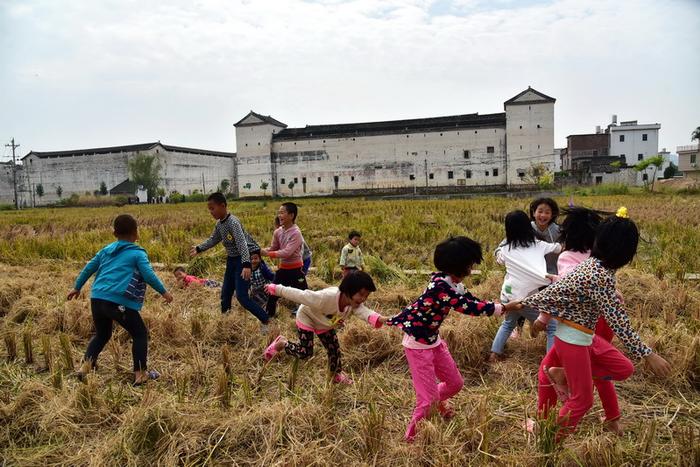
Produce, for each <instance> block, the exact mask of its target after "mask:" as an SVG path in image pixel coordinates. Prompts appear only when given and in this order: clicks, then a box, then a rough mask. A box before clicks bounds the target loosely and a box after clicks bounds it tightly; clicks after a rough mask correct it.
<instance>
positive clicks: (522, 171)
mask: <svg viewBox="0 0 700 467" xmlns="http://www.w3.org/2000/svg"><path fill="white" fill-rule="evenodd" d="M524 176H525V169H518V177H520V178H522V177H524Z"/></svg>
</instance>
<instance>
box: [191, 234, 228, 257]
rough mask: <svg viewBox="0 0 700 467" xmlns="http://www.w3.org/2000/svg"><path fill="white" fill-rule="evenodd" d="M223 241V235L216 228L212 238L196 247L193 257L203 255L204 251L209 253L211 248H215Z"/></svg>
mask: <svg viewBox="0 0 700 467" xmlns="http://www.w3.org/2000/svg"><path fill="white" fill-rule="evenodd" d="M220 241H221V235H220V234H219V230H218V229H217V228H216V227H214V231H213V232H212V234H211V236H210V237H209V238H207V239H206V240H204V241H203V242H202V243H200V244H199V245H197V246H196V247H194V254H192V252H190V254H192V256H194V255H196V254H197V253H201V252H203V251H207V250H208V249H209V248H211V247H213V246H214V245H216V244H217V243H219V242H220Z"/></svg>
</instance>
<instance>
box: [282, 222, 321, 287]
mask: <svg viewBox="0 0 700 467" xmlns="http://www.w3.org/2000/svg"><path fill="white" fill-rule="evenodd" d="M280 225H281V224H280V218H279V217H277V216H275V229H277V228H279V226H280ZM311 254H312V251H311V248H309V245H308V244H307V243H306V240H304V236H303V235H302V237H301V261H302V265H301V272H303V273H304V275H305V276H306V275H307V274H308V273H309V268H310V267H311Z"/></svg>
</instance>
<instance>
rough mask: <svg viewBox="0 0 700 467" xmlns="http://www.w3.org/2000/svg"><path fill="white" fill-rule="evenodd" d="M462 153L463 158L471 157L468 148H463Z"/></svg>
mask: <svg viewBox="0 0 700 467" xmlns="http://www.w3.org/2000/svg"><path fill="white" fill-rule="evenodd" d="M463 154H464V158H465V159H469V158H470V157H471V153H470V152H469V150H468V149H465V150H464V152H463Z"/></svg>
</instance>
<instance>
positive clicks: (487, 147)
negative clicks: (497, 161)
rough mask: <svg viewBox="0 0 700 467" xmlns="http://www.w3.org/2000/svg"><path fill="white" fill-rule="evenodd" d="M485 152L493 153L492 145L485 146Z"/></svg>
mask: <svg viewBox="0 0 700 467" xmlns="http://www.w3.org/2000/svg"><path fill="white" fill-rule="evenodd" d="M486 152H487V153H488V154H493V153H494V150H493V146H486Z"/></svg>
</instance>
